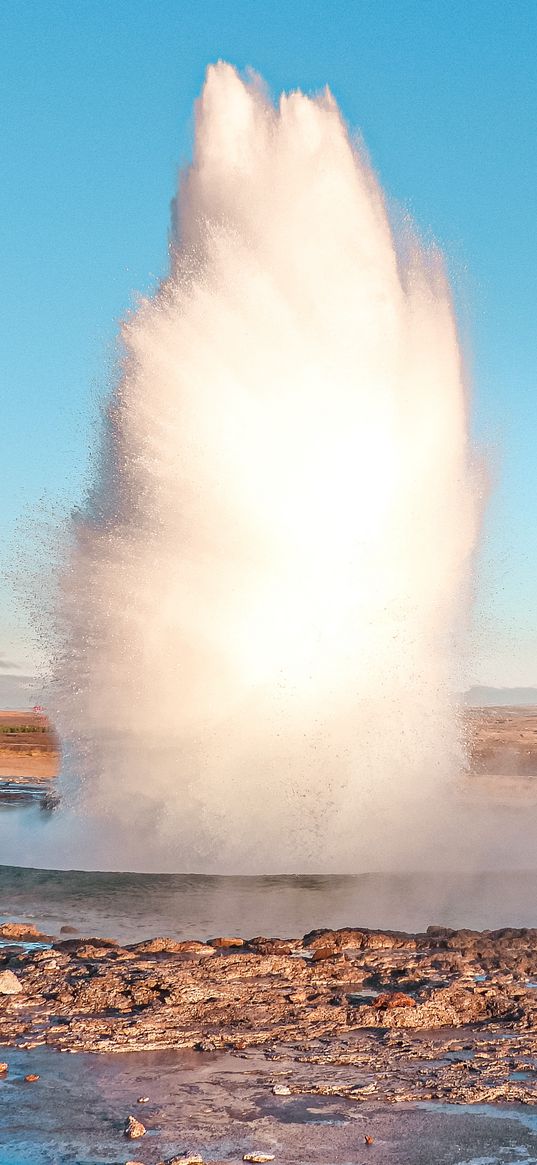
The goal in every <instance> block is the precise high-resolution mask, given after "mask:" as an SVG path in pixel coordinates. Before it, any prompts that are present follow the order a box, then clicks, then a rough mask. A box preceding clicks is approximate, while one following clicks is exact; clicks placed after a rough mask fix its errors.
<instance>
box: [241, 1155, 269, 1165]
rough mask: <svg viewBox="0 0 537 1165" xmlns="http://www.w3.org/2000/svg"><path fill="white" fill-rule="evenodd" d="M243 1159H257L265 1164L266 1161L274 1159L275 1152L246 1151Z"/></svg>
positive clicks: (262, 1164)
mask: <svg viewBox="0 0 537 1165" xmlns="http://www.w3.org/2000/svg"><path fill="white" fill-rule="evenodd" d="M243 1161H257V1162H258V1163H259V1165H264V1162H265V1161H274V1153H245V1154H244V1157H243Z"/></svg>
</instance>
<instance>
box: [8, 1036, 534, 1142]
mask: <svg viewBox="0 0 537 1165" xmlns="http://www.w3.org/2000/svg"><path fill="white" fill-rule="evenodd" d="M5 1059H7V1061H8V1062H9V1074H8V1076H7V1077H6V1078H5V1079H4V1080H3V1081H0V1104H1V1127H0V1165H34V1163H35V1165H37V1163H39V1165H112V1163H114V1165H116V1163H118V1165H119V1163H121V1165H123V1163H125V1162H127V1161H129V1160H135V1161H140V1162H144V1163H147V1165H156V1163H157V1162H159V1161H162V1160H165V1159H166V1158H170V1157H172V1156H174V1155H176V1154H180V1153H184V1152H187V1153H199V1154H200V1155H201V1156H202V1157H203V1158H204V1159H205V1160H207V1161H208V1162H213V1161H214V1162H221V1161H225V1162H228V1161H229V1162H238V1161H240V1160H241V1159H242V1156H243V1154H245V1153H249V1152H252V1151H261V1152H264V1153H270V1154H274V1158H275V1161H276V1162H277V1163H278V1162H279V1163H281V1165H295V1163H296V1165H298V1163H300V1165H308V1163H310V1162H311V1165H321V1163H322V1165H328V1163H329V1162H331V1163H332V1165H363V1163H365V1162H367V1165H463V1163H464V1165H496V1163H498V1165H511V1163H513V1165H514V1163H515V1162H516V1163H519V1162H520V1163H521V1162H526V1163H527V1165H531V1163H533V1165H535V1163H536V1162H537V1115H534V1114H533V1110H532V1109H529V1108H527V1107H517V1106H505V1107H494V1108H493V1107H492V1106H485V1105H482V1106H476V1107H473V1108H468V1107H464V1106H453V1105H422V1106H410V1105H393V1106H391V1107H388V1108H386V1107H383V1108H379V1107H378V1106H377V1105H374V1104H368V1103H362V1104H357V1103H356V1102H353V1101H350V1100H346V1099H343V1098H337V1097H336V1098H334V1097H322V1096H316V1097H311V1096H309V1097H308V1096H300V1097H296V1096H291V1097H286V1096H275V1095H274V1094H273V1091H272V1090H273V1087H274V1085H275V1083H277V1082H278V1081H282V1080H285V1078H286V1066H285V1064H282V1063H281V1062H279V1063H278V1064H277V1065H274V1066H273V1065H271V1064H269V1063H267V1062H265V1061H264V1060H262V1059H259V1060H256V1059H251V1058H248V1059H247V1060H245V1061H244V1062H241V1060H239V1059H237V1058H236V1057H234V1058H231V1057H228V1056H225V1055H224V1056H222V1055H215V1054H208V1053H196V1052H186V1053H177V1052H159V1053H141V1054H135V1055H117V1056H103V1055H101V1056H94V1055H84V1054H82V1055H77V1056H69V1055H61V1054H59V1053H56V1052H53V1051H50V1050H49V1049H44V1048H39V1049H34V1050H32V1051H30V1052H20V1051H13V1050H9V1051H8V1052H7V1054H6V1056H5ZM30 1072H31V1073H37V1074H39V1077H40V1079H39V1080H38V1081H37V1082H35V1083H33V1084H28V1083H25V1081H24V1076H25V1075H27V1074H28V1073H30ZM141 1097H148V1100H147V1102H146V1103H143V1104H141V1103H139V1098H141ZM130 1113H132V1114H134V1115H135V1116H136V1117H137V1118H138V1119H140V1120H142V1121H143V1123H144V1125H145V1126H146V1128H147V1134H146V1136H145V1137H143V1138H141V1139H140V1140H137V1141H135V1142H130V1141H128V1140H126V1138H125V1136H124V1134H123V1126H124V1122H125V1118H126V1117H127V1116H128V1115H129V1114H130ZM366 1134H367V1135H368V1136H372V1137H373V1138H374V1143H373V1144H372V1145H370V1146H367V1145H366V1144H365V1136H366Z"/></svg>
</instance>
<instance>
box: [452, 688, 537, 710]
mask: <svg viewBox="0 0 537 1165" xmlns="http://www.w3.org/2000/svg"><path fill="white" fill-rule="evenodd" d="M463 698H464V703H465V704H468V706H469V707H470V708H494V707H499V706H500V705H504V706H508V705H512V706H515V707H520V706H523V707H528V706H530V705H535V706H537V688H486V687H475V688H470V689H469V691H468V692H465V694H464V697H463Z"/></svg>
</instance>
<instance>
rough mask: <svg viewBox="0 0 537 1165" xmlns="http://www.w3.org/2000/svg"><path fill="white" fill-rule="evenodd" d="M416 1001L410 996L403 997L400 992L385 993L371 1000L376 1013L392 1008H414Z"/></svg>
mask: <svg viewBox="0 0 537 1165" xmlns="http://www.w3.org/2000/svg"><path fill="white" fill-rule="evenodd" d="M415 1006H416V1000H415V999H413V998H412V996H411V995H404V994H403V992H402V991H386V992H385V993H384V994H383V995H377V998H376V999H374V1000H373V1007H376V1009H377V1011H391V1009H392V1007H415Z"/></svg>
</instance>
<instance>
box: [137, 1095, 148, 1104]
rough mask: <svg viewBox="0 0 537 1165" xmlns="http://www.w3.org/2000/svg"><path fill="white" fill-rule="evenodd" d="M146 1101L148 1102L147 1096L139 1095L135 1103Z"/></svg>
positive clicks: (145, 1102)
mask: <svg viewBox="0 0 537 1165" xmlns="http://www.w3.org/2000/svg"><path fill="white" fill-rule="evenodd" d="M148 1102H149V1097H148V1096H139V1097H138V1100H137V1101H136V1103H137V1104H147V1103H148Z"/></svg>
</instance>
